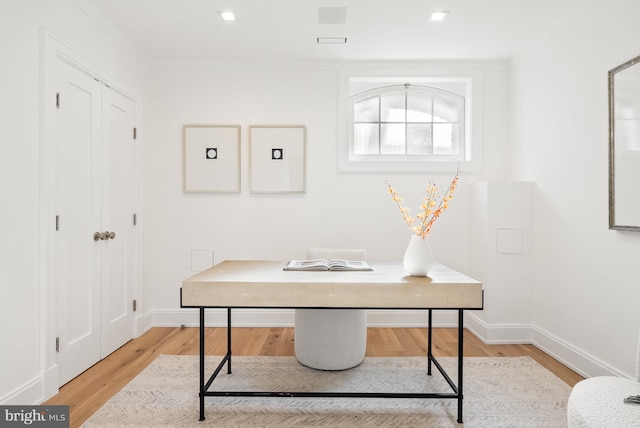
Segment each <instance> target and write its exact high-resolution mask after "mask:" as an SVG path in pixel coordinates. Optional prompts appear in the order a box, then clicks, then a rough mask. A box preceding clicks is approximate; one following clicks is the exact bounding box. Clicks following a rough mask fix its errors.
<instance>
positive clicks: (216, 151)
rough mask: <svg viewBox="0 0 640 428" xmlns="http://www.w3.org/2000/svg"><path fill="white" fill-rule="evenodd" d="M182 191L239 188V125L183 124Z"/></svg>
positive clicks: (214, 190) (237, 190)
mask: <svg viewBox="0 0 640 428" xmlns="http://www.w3.org/2000/svg"><path fill="white" fill-rule="evenodd" d="M182 134H183V141H184V191H185V192H229V193H238V192H240V125H184V126H183V127H182Z"/></svg>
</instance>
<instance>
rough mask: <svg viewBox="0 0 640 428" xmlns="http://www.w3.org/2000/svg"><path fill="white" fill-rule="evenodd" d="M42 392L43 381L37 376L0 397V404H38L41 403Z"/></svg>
mask: <svg viewBox="0 0 640 428" xmlns="http://www.w3.org/2000/svg"><path fill="white" fill-rule="evenodd" d="M43 390H44V379H43V377H41V376H38V377H36V378H34V379H31V380H30V381H29V382H27V383H25V384H24V385H22V386H20V387H18V388H16V389H14V390H13V391H11V392H9V393H8V394H6V395H4V396H3V397H0V403H2V404H3V405H24V404H25V403H29V405H31V404H33V405H36V404H40V403H42V401H43V395H42V391H43Z"/></svg>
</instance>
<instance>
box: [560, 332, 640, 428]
mask: <svg viewBox="0 0 640 428" xmlns="http://www.w3.org/2000/svg"><path fill="white" fill-rule="evenodd" d="M630 395H640V334H639V335H638V349H637V353H636V379H635V380H632V379H626V378H623V377H616V376H597V377H592V378H589V379H585V380H583V381H581V382H578V383H577V384H576V386H574V387H573V389H572V390H571V394H570V395H569V402H568V403H567V422H568V423H569V428H631V427H633V428H640V404H636V403H625V402H624V399H625V398H627V397H629V396H630Z"/></svg>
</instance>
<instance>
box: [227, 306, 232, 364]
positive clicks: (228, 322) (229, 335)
mask: <svg viewBox="0 0 640 428" xmlns="http://www.w3.org/2000/svg"><path fill="white" fill-rule="evenodd" d="M227 355H228V356H229V359H228V360H227V373H228V374H231V308H227Z"/></svg>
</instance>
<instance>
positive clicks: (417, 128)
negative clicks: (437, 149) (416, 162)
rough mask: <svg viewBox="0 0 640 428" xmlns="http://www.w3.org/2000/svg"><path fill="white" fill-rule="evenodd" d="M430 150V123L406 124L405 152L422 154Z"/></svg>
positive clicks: (429, 152)
mask: <svg viewBox="0 0 640 428" xmlns="http://www.w3.org/2000/svg"><path fill="white" fill-rule="evenodd" d="M432 152H433V144H432V142H431V125H430V124H424V125H414V124H409V125H407V154H409V155H423V154H431V153H432Z"/></svg>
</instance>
